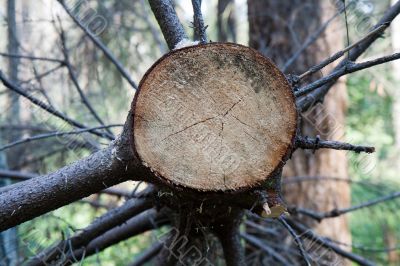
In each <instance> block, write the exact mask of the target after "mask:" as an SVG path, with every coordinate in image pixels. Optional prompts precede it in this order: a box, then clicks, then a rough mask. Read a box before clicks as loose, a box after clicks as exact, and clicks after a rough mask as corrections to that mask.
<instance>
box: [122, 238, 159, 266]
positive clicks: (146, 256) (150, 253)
mask: <svg viewBox="0 0 400 266" xmlns="http://www.w3.org/2000/svg"><path fill="white" fill-rule="evenodd" d="M162 247H163V243H162V242H160V241H157V242H156V243H154V244H153V245H152V246H151V247H149V248H148V249H147V250H145V251H144V252H143V253H142V254H140V255H139V256H138V258H137V259H136V260H135V261H134V262H132V263H131V264H129V266H141V265H143V264H145V263H147V262H149V261H150V260H151V259H152V258H154V257H155V256H157V254H158V253H159V252H160V250H161V249H162Z"/></svg>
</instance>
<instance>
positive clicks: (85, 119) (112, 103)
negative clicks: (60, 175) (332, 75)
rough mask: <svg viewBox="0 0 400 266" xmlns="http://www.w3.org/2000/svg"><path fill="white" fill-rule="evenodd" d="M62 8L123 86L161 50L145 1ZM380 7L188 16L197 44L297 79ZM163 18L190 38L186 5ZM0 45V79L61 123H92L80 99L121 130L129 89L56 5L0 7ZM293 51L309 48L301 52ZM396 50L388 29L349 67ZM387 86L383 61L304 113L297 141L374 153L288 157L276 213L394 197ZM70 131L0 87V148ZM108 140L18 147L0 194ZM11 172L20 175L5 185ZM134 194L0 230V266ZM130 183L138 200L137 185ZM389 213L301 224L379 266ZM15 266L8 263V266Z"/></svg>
mask: <svg viewBox="0 0 400 266" xmlns="http://www.w3.org/2000/svg"><path fill="white" fill-rule="evenodd" d="M283 2H285V3H283ZM66 3H67V5H68V6H69V7H70V10H71V11H72V12H73V13H74V15H75V16H76V17H78V18H79V19H80V21H81V22H82V23H83V24H84V25H85V26H86V27H88V28H89V29H91V30H92V32H94V33H95V35H97V36H98V38H100V39H101V40H102V42H103V43H104V44H105V45H106V46H107V47H108V48H109V49H110V50H111V51H112V52H113V54H114V55H115V56H116V58H118V59H119V61H120V62H121V63H122V64H123V65H124V66H125V67H126V69H128V70H129V73H130V75H131V77H132V79H133V80H134V81H136V82H137V83H138V82H139V81H140V79H141V77H142V76H143V75H144V73H145V72H146V70H147V69H148V68H149V67H150V66H151V65H152V64H153V63H154V62H155V61H156V60H157V59H158V58H159V57H161V56H162V55H163V54H165V53H166V52H168V47H167V46H166V43H165V42H164V39H163V36H162V34H161V31H160V29H159V26H158V24H157V22H156V20H155V18H154V16H153V14H152V13H151V9H150V7H149V5H148V3H147V1H145V0H121V1H115V0H81V1H78V0H69V1H66ZM390 4H391V2H390V1H389V0H358V1H357V0H348V1H346V5H347V6H346V9H345V11H346V12H344V8H343V1H341V0H340V1H333V0H332V1H325V0H321V1H317V0H308V1H297V0H294V1H257V0H248V1H246V0H203V3H202V11H203V15H204V19H205V23H206V25H208V27H207V34H208V38H209V40H210V41H212V42H214V41H224V42H225V41H228V42H236V43H240V44H243V45H247V46H252V47H254V48H255V49H258V50H259V51H260V52H262V53H263V54H264V55H266V56H268V57H270V58H271V59H272V60H273V61H274V62H275V63H276V64H277V65H278V66H279V67H280V68H281V69H282V70H283V71H284V72H285V73H286V74H301V73H302V72H303V71H305V70H307V69H308V68H309V67H310V66H312V65H314V64H316V63H318V62H320V61H322V59H324V58H326V57H328V56H329V55H331V54H333V53H334V52H336V51H338V50H340V49H343V48H344V47H345V46H347V45H348V43H353V42H355V41H357V40H359V39H360V38H362V37H363V36H365V34H366V33H368V31H369V29H370V28H371V26H373V25H374V24H375V23H376V22H377V21H378V20H379V18H380V17H381V16H382V14H383V12H384V11H385V10H386V9H387V8H388V7H389V6H390ZM175 9H176V11H177V13H178V15H179V17H180V19H181V22H182V23H183V25H184V26H185V28H186V30H187V32H188V33H189V34H190V35H192V33H193V27H192V21H193V12H192V5H191V2H190V1H186V0H176V1H175ZM318 32H319V34H317V35H315V34H316V33H318ZM0 36H2V38H0V69H1V71H2V72H3V74H5V75H7V77H8V78H10V79H11V80H13V81H14V82H15V83H17V84H19V86H20V87H22V88H24V90H25V91H26V92H28V93H29V94H31V95H33V96H34V97H36V98H38V99H40V100H42V101H43V102H45V103H46V104H48V105H50V106H53V107H54V108H56V109H57V110H60V111H62V112H63V113H64V114H66V115H67V116H68V117H73V118H74V119H75V120H77V121H80V122H82V123H83V124H85V125H88V126H92V127H94V126H98V125H99V124H100V121H99V119H97V118H96V117H95V116H94V115H93V112H91V111H90V110H89V109H88V108H86V106H85V105H83V103H82V102H83V101H84V100H83V97H82V96H81V94H80V93H79V90H80V91H81V92H82V93H83V94H84V95H85V98H86V99H87V100H88V101H89V102H90V105H91V106H92V107H93V108H94V110H95V113H97V114H98V116H99V117H100V118H101V119H100V120H101V121H102V123H103V124H105V125H115V126H114V127H111V128H109V130H110V132H112V133H114V134H118V133H119V132H120V131H121V129H122V128H121V126H120V124H122V123H124V121H125V118H126V116H127V111H128V110H129V108H130V104H131V100H132V98H133V96H134V94H135V90H134V89H133V88H132V87H131V86H130V85H129V83H127V82H126V81H125V80H124V79H123V78H122V77H121V75H120V73H119V72H118V71H117V70H116V69H115V67H114V66H113V65H112V64H111V63H110V62H109V61H108V60H107V58H105V57H104V55H103V53H102V52H101V51H100V50H99V49H98V48H97V47H96V46H95V45H94V44H93V42H92V41H91V40H90V39H89V38H88V37H87V35H86V34H85V33H84V32H83V31H82V30H81V29H80V28H78V27H77V26H76V24H74V22H73V21H72V20H71V18H70V17H69V16H68V15H67V14H66V13H65V11H64V9H63V8H62V7H61V6H60V4H59V3H58V2H57V1H55V0H54V1H48V0H36V1H26V0H23V1H22V0H0ZM307 42H311V43H309V44H308V45H307V46H306V47H303V46H304V44H307ZM399 51H400V19H399V18H397V19H396V20H395V21H394V23H393V25H392V27H391V28H390V30H389V31H387V32H385V34H384V35H383V36H382V38H381V39H380V40H378V41H377V42H375V43H374V45H373V46H372V48H371V49H369V50H368V52H367V53H365V54H364V55H363V56H362V58H361V59H360V61H364V60H369V59H373V58H376V57H380V56H383V55H387V54H391V53H393V52H399ZM297 52H298V53H299V54H298V55H296V53H297ZM13 55H15V56H13ZM16 55H24V56H25V57H21V56H16ZM65 61H67V62H68V65H66V64H65V63H64V62H65ZM330 69H332V68H331V67H328V68H326V69H324V70H323V71H322V72H321V73H318V75H316V76H315V77H313V78H312V79H316V78H318V77H321V76H322V75H324V74H326V73H328V71H329V70H330ZM399 82H400V62H396V61H394V62H392V63H388V64H384V65H381V66H378V67H374V68H370V69H366V70H363V71H360V72H357V73H354V74H351V75H348V76H347V77H346V78H345V79H341V80H340V81H339V82H338V84H337V85H336V86H337V88H336V89H334V90H333V92H332V93H330V94H329V95H328V97H327V98H326V99H325V103H324V104H325V105H324V106H317V108H315V109H313V110H311V111H309V112H307V113H305V114H304V116H303V126H302V131H303V134H305V135H309V136H315V135H320V136H321V137H323V138H324V139H334V140H342V141H346V142H351V143H355V144H368V145H372V146H375V147H376V152H375V153H374V154H372V155H365V154H351V153H346V152H343V151H317V152H316V153H315V154H314V153H313V152H312V151H307V152H304V151H300V152H296V154H295V155H294V157H293V158H292V160H291V162H290V163H289V164H288V165H287V167H286V169H285V173H284V174H285V178H284V181H283V183H284V190H285V198H286V200H287V202H288V203H289V204H296V205H298V206H304V207H307V208H310V209H314V210H318V211H329V210H331V209H333V208H346V207H349V206H354V205H358V204H362V203H365V202H367V201H369V200H372V199H376V198H379V197H381V196H385V195H388V194H390V193H393V192H396V191H399V190H400V181H399V176H398V175H399V172H400V159H399V154H400V88H399ZM78 87H79V88H78ZM73 129H74V128H73V127H71V126H70V125H68V124H66V123H64V122H63V121H61V120H59V119H57V118H55V117H54V116H51V115H49V114H48V113H47V112H45V111H43V110H41V109H39V108H37V107H35V106H33V105H32V104H31V103H30V102H29V101H27V100H26V99H24V98H22V97H20V96H18V95H16V94H15V93H10V91H9V90H8V89H7V88H6V87H4V86H3V85H0V147H4V145H7V144H9V143H13V142H15V141H18V140H21V139H25V140H26V138H27V137H29V136H35V135H39V134H45V133H49V132H57V131H62V132H64V131H71V130H73ZM104 132H105V131H104ZM108 143H109V140H107V139H105V138H99V137H96V136H94V135H92V134H89V133H82V134H79V135H67V136H58V137H51V138H44V139H41V140H35V141H23V142H22V143H21V144H19V145H13V146H12V147H10V148H7V149H4V150H1V151H0V169H2V171H3V172H0V176H2V178H0V184H1V185H2V186H4V185H8V184H11V183H13V182H18V181H19V180H23V179H24V178H29V177H32V176H34V175H36V174H45V173H48V172H50V171H54V170H56V169H58V168H60V167H62V166H64V165H66V164H68V163H70V162H73V161H75V160H77V159H79V158H82V157H84V156H87V155H89V154H90V153H91V152H93V151H95V150H98V149H101V148H102V147H105V146H106V145H107V144H108ZM16 172H21V173H24V174H25V175H22V176H18V175H17V174H16ZM3 175H4V176H3ZM137 185H138V184H136V183H134V182H130V183H129V182H128V183H124V184H121V185H119V186H118V187H115V188H113V189H114V190H112V191H109V193H101V194H96V195H93V196H91V197H89V198H87V199H84V200H81V201H78V202H76V203H73V204H70V205H68V206H65V207H63V208H60V209H58V210H56V211H53V212H51V213H49V214H46V215H43V216H41V217H39V218H37V219H35V220H33V221H30V222H27V223H24V224H22V225H21V226H18V228H17V229H13V230H10V231H7V232H5V233H2V234H1V237H0V265H18V263H21V262H23V261H25V260H27V258H29V257H31V256H33V255H35V254H37V253H38V252H40V251H41V250H43V249H44V248H46V247H48V246H49V245H51V244H53V243H54V242H56V241H57V240H60V239H65V238H67V237H68V236H70V235H72V234H73V233H74V232H78V231H79V230H80V229H81V228H84V227H86V226H87V225H88V224H90V222H91V221H92V220H93V219H95V218H96V217H98V216H99V215H101V214H103V213H105V212H106V211H107V210H109V209H111V208H113V207H115V206H118V205H120V204H121V203H122V202H123V201H124V200H125V199H126V198H127V197H129V195H130V193H131V191H132V189H133V188H135V187H136V186H137ZM139 185H140V187H139V189H140V188H141V187H144V186H145V185H144V184H139ZM113 192H115V193H113ZM399 207H400V200H399V199H394V200H391V201H385V202H383V203H381V204H377V205H374V206H372V207H368V208H362V209H360V210H357V211H353V212H350V213H348V214H346V215H343V216H341V217H338V218H333V219H329V220H328V221H324V222H322V223H316V222H315V221H309V225H310V226H312V227H313V228H315V230H316V231H317V232H318V233H319V234H321V235H323V236H327V237H330V238H332V239H333V240H335V241H337V243H338V244H339V245H340V246H341V247H342V248H343V249H346V250H352V252H354V253H357V254H361V255H363V256H365V257H367V258H370V259H372V260H375V261H377V262H378V264H380V265H400V252H399V248H400V242H399V239H400V226H399V224H398V223H399V220H400V211H399ZM305 219H306V218H305ZM161 233H162V232H159V231H153V232H148V233H145V234H143V235H140V236H137V237H133V238H131V239H129V240H127V241H124V242H122V243H119V244H117V245H115V246H112V247H110V248H108V249H106V250H105V251H104V252H101V253H98V254H96V255H94V256H91V257H89V258H87V259H85V261H84V262H83V263H82V264H83V265H128V264H129V262H131V261H133V260H134V258H135V257H136V256H138V255H139V254H140V253H141V252H142V251H143V250H145V249H146V247H148V245H149V244H150V243H151V242H153V241H154V239H155V238H156V236H157V234H161ZM15 260H17V261H18V263H17V264H10V263H11V262H12V261H14V262H15Z"/></svg>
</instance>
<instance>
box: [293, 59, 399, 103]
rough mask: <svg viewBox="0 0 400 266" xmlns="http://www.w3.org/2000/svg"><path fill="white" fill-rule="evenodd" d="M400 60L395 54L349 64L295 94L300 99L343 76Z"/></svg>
mask: <svg viewBox="0 0 400 266" xmlns="http://www.w3.org/2000/svg"><path fill="white" fill-rule="evenodd" d="M397 59H400V53H395V54H392V55H388V56H383V57H380V58H377V59H373V60H370V61H365V62H362V63H353V62H347V64H346V65H344V66H342V67H341V68H340V69H338V70H336V71H335V72H332V73H330V74H329V75H327V76H325V77H323V78H321V79H318V80H316V81H314V82H313V83H311V84H309V85H306V86H304V87H302V88H300V89H299V90H298V91H296V92H295V93H294V95H295V96H296V97H300V96H302V95H305V94H307V93H310V92H311V91H313V90H315V89H316V88H319V87H321V86H323V85H325V84H327V83H329V82H331V81H333V80H337V79H338V78H340V77H341V76H344V75H346V74H350V73H353V72H356V71H360V70H363V69H366V68H370V67H373V66H376V65H380V64H384V63H387V62H390V61H394V60H397Z"/></svg>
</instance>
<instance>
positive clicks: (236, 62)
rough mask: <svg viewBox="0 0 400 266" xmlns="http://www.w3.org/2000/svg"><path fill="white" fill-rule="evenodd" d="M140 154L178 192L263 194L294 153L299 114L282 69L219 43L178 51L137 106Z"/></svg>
mask: <svg viewBox="0 0 400 266" xmlns="http://www.w3.org/2000/svg"><path fill="white" fill-rule="evenodd" d="M133 113H134V128H133V135H134V150H136V151H137V153H138V157H139V158H140V160H141V161H142V163H143V164H144V165H146V166H147V167H149V168H150V169H151V171H152V172H153V173H154V174H155V175H156V176H158V177H159V178H161V180H162V181H166V182H167V183H169V184H173V185H175V186H181V187H186V188H191V189H195V190H200V191H237V190H244V189H248V188H251V187H256V186H259V185H261V184H263V182H265V181H266V180H268V178H269V177H271V176H273V175H275V174H276V173H277V172H278V171H279V170H280V169H281V168H282V166H283V164H284V162H285V161H286V160H287V158H288V156H289V154H290V153H291V148H292V146H293V141H294V137H295V133H296V127H297V110H296V106H295V99H294V97H293V93H292V90H291V87H290V85H289V84H288V82H287V80H286V78H285V77H284V75H283V74H282V73H281V72H280V71H279V70H278V68H277V67H275V65H274V64H273V63H272V62H271V61H269V60H268V59H266V58H265V57H263V56H262V55H261V54H260V53H258V52H256V51H255V50H253V49H250V48H248V47H244V46H240V45H234V44H221V43H213V44H207V45H199V46H191V47H187V48H183V49H180V50H175V51H173V52H171V53H169V54H168V55H166V56H164V57H163V58H161V59H160V60H159V61H158V62H157V63H155V64H154V65H153V67H152V68H151V69H150V70H149V71H148V72H147V73H146V75H145V77H144V78H143V79H142V82H141V83H140V86H139V91H138V95H137V97H136V101H135V103H134V105H133Z"/></svg>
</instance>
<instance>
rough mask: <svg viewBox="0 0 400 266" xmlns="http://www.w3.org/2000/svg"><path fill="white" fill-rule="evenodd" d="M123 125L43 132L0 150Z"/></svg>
mask: <svg viewBox="0 0 400 266" xmlns="http://www.w3.org/2000/svg"><path fill="white" fill-rule="evenodd" d="M122 126H123V125H121V124H115V125H107V126H98V127H91V128H85V129H78V130H73V131H67V132H51V133H45V134H40V135H36V136H31V137H27V138H24V139H20V140H16V141H14V142H11V143H9V144H6V145H4V146H2V147H0V151H4V150H6V149H9V148H12V147H15V146H17V145H21V144H24V143H27V142H31V141H36V140H42V139H47V138H53V137H61V136H66V135H78V134H82V133H85V132H89V131H93V130H96V129H103V128H111V127H122Z"/></svg>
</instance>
